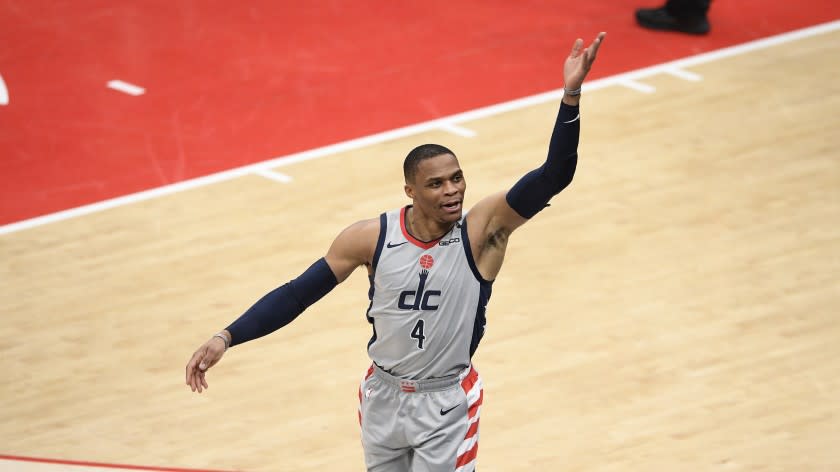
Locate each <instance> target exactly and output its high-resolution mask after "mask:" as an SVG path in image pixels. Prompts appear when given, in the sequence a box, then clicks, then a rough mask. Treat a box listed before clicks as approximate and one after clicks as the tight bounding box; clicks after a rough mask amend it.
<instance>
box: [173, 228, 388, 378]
mask: <svg viewBox="0 0 840 472" xmlns="http://www.w3.org/2000/svg"><path fill="white" fill-rule="evenodd" d="M378 237H379V219H378V218H376V219H370V220H364V221H360V222H358V223H355V224H353V225H350V226H349V227H347V228H346V229H345V230H344V231H342V232H341V234H339V235H338V236H337V237H336V238H335V240H334V241H333V243H332V245H331V246H330V249H329V251H327V255H326V256H325V257H322V258H321V259H318V260H317V261H315V263H314V264H312V265H311V266H310V267H309V268H308V269H306V271H305V272H304V273H302V274H300V275H299V276H298V277H297V278H295V279H293V280H291V281H289V282H288V283H286V284H284V285H281V286H280V287H278V288H276V289H274V290H272V291H271V292H269V293H268V294H266V295H265V296H263V297H262V298H261V299H259V300H258V301H257V302H256V303H255V304H254V305H253V306H251V308H249V309H248V311H246V312H245V313H244V314H242V316H240V317H239V318H237V319H236V321H234V322H233V323H231V324H230V326H228V327H227V328H225V329H224V330H223V331H221V332H219V333H218V334H216V335H214V336H213V337H212V338H210V340H208V341H207V342H206V343H204V345H202V346H201V347H200V348H198V350H197V351H195V353H193V355H192V358H191V359H190V361H189V362H188V363H187V368H186V382H187V385H189V386H190V388H191V389H192V391H196V390H198V392H199V393H201V391H202V389H205V388H207V387H208V385H207V381H206V380H205V373H206V372H207V370H208V369H209V368H211V367H213V366H214V365H215V364H217V363H218V362H219V360H220V359H221V358H222V356H223V355H224V353H225V351H226V350H227V348H228V347H231V346H234V345H236V344H242V343H244V342H247V341H251V340H253V339H256V338H259V337H262V336H265V335H267V334H269V333H272V332H274V331H276V330H278V329H280V328H282V327H283V326H285V325H287V324H289V323H291V322H292V321H293V320H294V319H295V318H297V316H298V315H300V314H301V313H303V311H304V310H306V308H308V307H309V306H310V305H312V304H313V303H315V302H317V301H318V300H320V299H321V298H322V297H324V296H325V295H326V294H327V293H329V292H330V291H331V290H332V289H333V288H335V286H336V285H338V284H339V283H341V282H343V281H344V280H346V279H347V277H349V276H350V274H351V273H352V272H353V271H354V270H355V269H356V268H357V267H359V266H362V265H366V266H370V264H371V261H372V260H373V255H374V252H375V251H376V242H377V239H378Z"/></svg>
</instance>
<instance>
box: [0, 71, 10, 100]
mask: <svg viewBox="0 0 840 472" xmlns="http://www.w3.org/2000/svg"><path fill="white" fill-rule="evenodd" d="M8 104H9V90H8V89H7V88H6V82H3V76H2V75H0V105H8Z"/></svg>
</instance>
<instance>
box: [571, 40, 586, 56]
mask: <svg viewBox="0 0 840 472" xmlns="http://www.w3.org/2000/svg"><path fill="white" fill-rule="evenodd" d="M582 48H583V40H582V39H580V38H578V39H576V40H575V44H574V45H572V53H571V54H570V56H571V57H578V56H579V55H580V50H581V49H582Z"/></svg>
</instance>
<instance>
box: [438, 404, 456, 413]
mask: <svg viewBox="0 0 840 472" xmlns="http://www.w3.org/2000/svg"><path fill="white" fill-rule="evenodd" d="M458 405H460V403H459V404H458ZM458 405H455V406H453V407H452V408H450V409H448V410H444V409H443V408H441V409H440V416H443V415H445V414H447V413H449V412H450V411H452V410H454V409H455V408H458Z"/></svg>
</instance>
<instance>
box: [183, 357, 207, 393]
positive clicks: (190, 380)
mask: <svg viewBox="0 0 840 472" xmlns="http://www.w3.org/2000/svg"><path fill="white" fill-rule="evenodd" d="M203 351H204V350H203V349H199V350H198V351H195V353H193V355H192V358H190V361H189V362H188V363H187V369H186V370H187V372H186V382H187V385H189V386H190V388H191V389H192V391H193V392H195V389H196V374H197V367H198V364H199V362H201V360H202V359H203V358H204V352H203Z"/></svg>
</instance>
